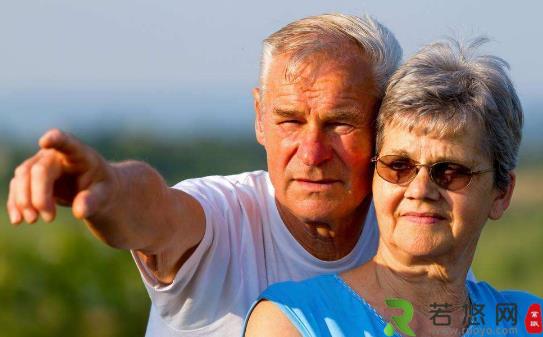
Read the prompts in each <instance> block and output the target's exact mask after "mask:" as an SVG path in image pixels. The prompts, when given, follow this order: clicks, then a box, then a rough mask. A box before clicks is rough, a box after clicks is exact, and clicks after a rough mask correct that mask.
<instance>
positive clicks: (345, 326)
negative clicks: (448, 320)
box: [242, 274, 543, 337]
mask: <svg viewBox="0 0 543 337" xmlns="http://www.w3.org/2000/svg"><path fill="white" fill-rule="evenodd" d="M466 286H467V289H468V293H469V296H470V299H471V303H472V308H473V307H477V308H478V310H477V311H474V312H472V316H471V322H472V324H471V325H470V326H469V327H468V328H467V330H466V331H464V335H463V336H500V337H504V336H536V335H539V334H535V335H534V334H528V332H527V327H526V326H527V325H533V326H532V327H531V329H537V327H536V326H535V325H538V324H541V317H540V316H539V320H538V319H537V317H535V316H537V315H541V307H543V300H542V299H541V298H539V297H536V296H534V295H531V294H528V293H526V292H521V291H497V290H495V289H494V288H492V287H491V286H490V285H489V284H487V283H486V282H472V281H466ZM262 299H265V300H269V301H271V302H273V303H275V304H276V305H277V306H278V307H279V308H280V309H281V311H282V312H283V313H284V314H285V315H286V316H287V317H288V319H289V320H290V321H291V322H292V324H293V325H294V326H295V327H296V328H297V329H298V331H299V332H300V334H301V335H302V336H304V337H332V336H333V337H343V336H345V337H347V336H357V337H377V336H386V335H385V333H384V329H385V327H386V325H387V324H388V322H386V321H385V320H384V319H383V317H382V316H381V315H380V314H379V313H377V311H376V310H375V309H374V308H373V307H372V306H371V305H370V304H369V303H367V302H366V301H365V300H364V299H363V298H362V297H360V296H359V295H358V294H357V293H356V292H355V291H354V290H353V289H352V288H351V287H350V286H349V285H347V284H346V283H345V281H343V279H342V278H341V277H340V276H339V275H337V274H333V275H322V276H317V277H314V278H311V279H308V280H305V281H301V282H293V281H289V282H281V283H276V284H273V285H271V286H270V287H268V288H267V289H266V290H265V291H264V292H263V293H262V294H261V295H260V297H259V298H258V299H257V301H256V302H255V303H254V304H253V307H252V308H251V310H249V313H248V314H247V317H249V315H250V313H251V311H252V309H253V308H254V306H255V305H256V303H258V301H260V300H262ZM515 305H516V310H514V308H515ZM537 305H539V306H540V308H539V311H538V313H537V310H535V311H536V312H534V310H532V309H533V308H534V306H537ZM529 309H530V311H529ZM515 311H516V324H514V323H515V322H514V319H513V318H514V317H515V313H514V312H515ZM442 317H443V316H441V320H440V321H437V322H438V323H437V324H440V323H441V324H443V319H442ZM500 318H501V319H500ZM497 319H499V322H498V324H496V320H497ZM245 322H247V318H246V320H245ZM434 322H436V321H434ZM534 322H536V323H534ZM434 324H435V323H434ZM439 328H440V327H439V326H436V329H439ZM395 330H396V332H395V333H394V335H393V336H394V337H401V335H400V334H399V333H398V332H397V331H398V328H395ZM242 331H245V327H244V328H243V330H242ZM532 331H533V330H532ZM443 332H444V336H445V337H446V333H447V332H446V331H443ZM541 335H542V336H543V334H541ZM422 337H423V336H422Z"/></svg>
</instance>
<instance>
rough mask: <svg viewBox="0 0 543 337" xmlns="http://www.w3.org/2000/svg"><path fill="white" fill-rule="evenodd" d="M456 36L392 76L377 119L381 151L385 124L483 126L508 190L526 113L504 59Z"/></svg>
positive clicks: (498, 181) (436, 129)
mask: <svg viewBox="0 0 543 337" xmlns="http://www.w3.org/2000/svg"><path fill="white" fill-rule="evenodd" d="M487 40H488V39H486V38H478V39H475V40H473V41H472V42H471V43H469V44H462V43H460V42H458V41H455V40H452V39H450V40H447V41H441V42H437V43H433V44H430V45H428V46H426V47H424V48H423V49H421V50H420V51H419V52H418V53H416V54H415V55H414V56H413V57H411V58H410V59H409V60H408V61H407V62H406V63H405V64H403V65H402V66H401V67H400V68H399V69H398V71H397V72H396V73H395V74H394V75H393V76H392V78H391V80H390V82H389V84H388V86H387V89H386V92H385V98H384V99H383V103H382V105H381V110H380V111H379V115H378V118H377V153H379V151H380V149H381V146H382V144H383V131H384V128H385V127H389V126H398V127H401V128H406V129H408V130H410V131H413V130H415V131H418V132H423V133H425V134H431V135H436V136H438V137H446V136H461V135H462V134H463V132H465V131H466V130H467V129H468V128H473V129H475V130H479V131H478V132H479V135H480V142H481V144H480V146H481V149H482V150H483V151H484V153H485V155H487V156H488V158H489V159H490V160H491V161H492V164H493V169H494V184H495V186H496V187H497V188H499V189H501V190H504V189H505V188H507V186H508V185H509V183H510V176H509V171H511V170H513V169H514V168H515V167H516V164H517V156H518V149H519V146H520V140H521V136H522V124H523V113H522V107H521V104H520V101H519V99H518V96H517V93H516V91H515V88H514V86H513V83H512V82H511V80H510V78H509V76H508V71H507V70H508V69H509V65H508V64H507V63H506V62H505V61H504V60H503V59H501V58H498V57H495V56H490V55H481V56H479V55H476V54H475V51H476V49H477V48H478V47H479V46H480V45H481V44H483V43H485V42H487Z"/></svg>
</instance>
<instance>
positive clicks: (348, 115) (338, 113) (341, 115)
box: [326, 109, 370, 123]
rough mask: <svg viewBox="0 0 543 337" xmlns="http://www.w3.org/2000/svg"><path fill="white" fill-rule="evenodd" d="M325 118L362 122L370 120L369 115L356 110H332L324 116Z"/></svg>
mask: <svg viewBox="0 0 543 337" xmlns="http://www.w3.org/2000/svg"><path fill="white" fill-rule="evenodd" d="M326 119H327V120H336V121H345V122H358V123H361V122H364V121H368V120H370V116H365V115H364V114H363V113H361V112H360V111H356V110H344V109H338V110H332V111H330V113H329V114H328V116H327V117H326Z"/></svg>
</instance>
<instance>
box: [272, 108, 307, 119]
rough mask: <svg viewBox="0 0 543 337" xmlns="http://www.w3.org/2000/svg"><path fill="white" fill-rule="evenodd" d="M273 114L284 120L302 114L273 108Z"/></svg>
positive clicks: (291, 110)
mask: <svg viewBox="0 0 543 337" xmlns="http://www.w3.org/2000/svg"><path fill="white" fill-rule="evenodd" d="M272 113H273V114H274V115H277V116H279V117H283V118H292V117H299V116H300V115H303V113H302V112H300V111H296V110H293V109H283V108H273V110H272Z"/></svg>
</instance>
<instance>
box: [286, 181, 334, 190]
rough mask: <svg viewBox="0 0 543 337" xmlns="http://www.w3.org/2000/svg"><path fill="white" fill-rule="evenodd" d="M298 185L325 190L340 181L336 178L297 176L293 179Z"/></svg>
mask: <svg viewBox="0 0 543 337" xmlns="http://www.w3.org/2000/svg"><path fill="white" fill-rule="evenodd" d="M294 181H295V182H296V183H298V185H300V186H302V187H303V188H305V189H309V190H326V189H328V188H331V187H332V186H333V185H335V184H337V183H339V182H341V181H340V180H337V179H318V180H313V179H305V178H299V179H294Z"/></svg>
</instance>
